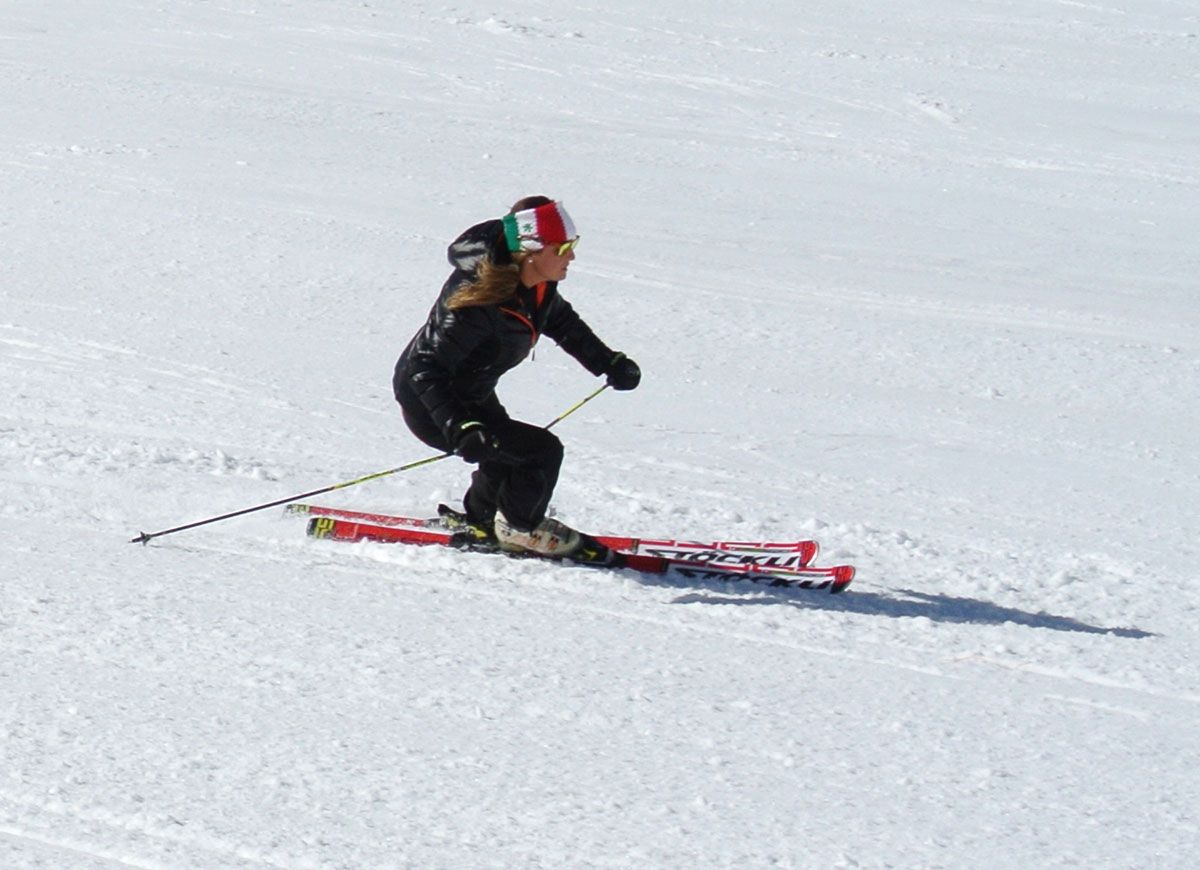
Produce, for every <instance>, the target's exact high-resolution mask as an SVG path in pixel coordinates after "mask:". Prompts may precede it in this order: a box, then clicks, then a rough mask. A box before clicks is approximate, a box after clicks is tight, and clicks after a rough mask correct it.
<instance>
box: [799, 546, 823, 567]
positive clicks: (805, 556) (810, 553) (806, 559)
mask: <svg viewBox="0 0 1200 870" xmlns="http://www.w3.org/2000/svg"><path fill="white" fill-rule="evenodd" d="M820 552H821V545H820V544H818V543H817V542H816V541H801V542H800V558H801V560H802V562H803V563H804V564H805V565H811V564H812V563H813V562H815V561H817V554H818V553H820Z"/></svg>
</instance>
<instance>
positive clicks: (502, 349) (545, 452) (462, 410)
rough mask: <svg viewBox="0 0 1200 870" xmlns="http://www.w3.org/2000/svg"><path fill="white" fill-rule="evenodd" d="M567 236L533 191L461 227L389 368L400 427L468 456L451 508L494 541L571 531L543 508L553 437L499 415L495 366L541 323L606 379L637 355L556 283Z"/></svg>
mask: <svg viewBox="0 0 1200 870" xmlns="http://www.w3.org/2000/svg"><path fill="white" fill-rule="evenodd" d="M578 243H579V236H578V235H577V234H576V232H575V225H574V223H573V222H572V220H571V217H570V215H568V214H567V211H566V209H565V208H564V207H563V204H562V203H561V202H555V201H554V200H552V199H549V198H548V197H545V196H531V197H525V198H524V199H521V200H519V201H517V202H516V203H515V204H514V205H513V206H512V208H511V209H510V210H509V213H508V214H507V215H505V216H504V217H503V218H497V219H493V220H487V221H484V222H483V223H479V224H476V225H475V226H473V227H471V228H470V229H468V230H465V231H464V232H463V233H462V234H461V235H460V236H459V237H458V238H457V239H455V240H454V242H453V243H452V244H451V245H450V247H449V249H448V250H447V257H448V258H449V260H450V264H451V265H452V266H453V267H454V271H453V272H452V273H451V275H450V277H449V278H448V279H447V280H446V283H445V284H444V285H443V286H442V291H441V294H440V295H439V296H438V299H437V302H436V303H434V306H433V309H432V310H431V311H430V313H429V319H428V320H427V321H426V323H425V325H424V326H423V327H422V328H421V329H420V330H419V331H418V332H417V334H416V335H415V336H413V339H412V341H410V342H409V344H408V347H406V348H405V349H404V352H403V353H402V354H401V355H400V359H399V360H398V361H397V362H396V370H395V375H394V377H393V379H392V387H393V391H394V393H395V396H396V401H397V402H399V403H400V408H401V410H402V412H403V414H404V422H405V424H406V425H407V426H408V428H409V429H410V430H412V433H413V434H414V435H416V436H417V437H418V438H420V439H421V440H422V441H424V442H425V443H426V444H428V445H430V446H431V447H434V448H436V449H438V450H442V451H445V452H454V453H456V454H458V455H459V456H461V457H462V458H463V459H464V460H465V461H467V462H469V463H472V464H476V465H478V468H477V469H476V470H475V471H474V473H473V474H472V475H471V485H470V487H469V488H468V490H467V492H466V495H465V496H464V497H463V507H464V508H465V510H466V514H467V517H468V519H469V520H470V521H471V522H472V523H473V524H475V525H477V526H480V527H482V528H485V529H491V530H493V532H494V534H495V536H496V539H497V541H498V542H499V543H500V546H501V547H503V548H504V549H506V550H511V551H530V552H534V553H539V554H542V555H554V556H568V555H570V554H571V553H572V552H574V551H575V550H577V549H578V548H579V547H580V545H581V543H582V538H581V536H580V533H579V532H577V531H575V530H574V529H572V528H570V527H568V526H567V525H565V524H564V523H561V522H559V521H558V520H555V519H551V518H549V517H547V516H546V509H547V508H548V507H549V504H550V497H551V495H552V493H553V492H554V486H555V484H556V483H557V481H558V473H559V468H560V466H561V465H562V459H563V447H562V442H561V441H559V439H558V438H556V437H555V436H554V434H553V433H551V432H549V431H548V430H546V429H544V428H541V427H538V426H534V425H530V424H528V423H522V422H520V421H517V420H513V419H512V418H510V417H509V415H508V413H507V412H506V411H505V409H504V406H503V405H501V404H500V400H499V399H498V398H497V397H496V383H497V381H499V379H500V377H501V375H503V374H504V373H505V372H507V371H508V370H509V369H512V368H514V367H515V366H516V365H517V364H518V363H520V362H521V361H522V360H524V359H525V357H526V356H528V354H529V352H530V351H531V350H532V348H533V346H534V345H535V344H536V343H537V340H538V338H539V337H540V336H541V335H543V334H545V335H548V336H549V337H550V338H552V339H554V341H556V342H557V343H558V344H559V345H560V346H561V347H562V348H563V350H565V351H566V352H567V353H569V354H570V355H571V356H573V357H575V359H577V360H578V361H579V362H580V363H581V364H582V365H583V367H584V368H586V369H587V370H588V371H589V372H591V373H592V374H594V375H605V376H606V377H607V380H608V384H609V385H610V386H611V387H613V388H614V389H617V390H632V389H634V388H635V387H636V386H637V385H638V383H639V381H640V380H641V370H640V369H639V368H638V366H637V363H635V362H634V361H633V360H632V359H630V358H629V357H627V356H625V354H623V353H617V352H614V351H613V350H611V349H610V348H609V347H608V346H607V345H605V344H604V342H602V341H601V340H600V339H599V338H597V337H596V335H595V333H593V332H592V330H591V329H590V328H589V327H588V325H587V324H586V323H584V322H583V320H582V319H581V318H580V316H579V315H578V314H576V313H575V310H574V309H573V308H572V307H571V305H570V304H569V303H568V302H567V301H566V300H565V299H563V298H562V297H561V296H560V295H559V294H558V283H559V282H560V281H562V280H564V279H565V278H566V277H567V271H568V268H569V266H570V264H571V261H573V260H574V259H575V246H576V245H577V244H578Z"/></svg>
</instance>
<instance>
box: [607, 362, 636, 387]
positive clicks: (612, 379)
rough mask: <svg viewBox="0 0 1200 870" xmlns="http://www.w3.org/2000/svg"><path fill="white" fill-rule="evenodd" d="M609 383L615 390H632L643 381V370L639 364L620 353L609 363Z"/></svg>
mask: <svg viewBox="0 0 1200 870" xmlns="http://www.w3.org/2000/svg"><path fill="white" fill-rule="evenodd" d="M605 374H606V375H608V385H609V386H610V387H612V388H613V389H614V390H632V389H633V388H634V387H636V386H637V385H638V384H640V383H641V382H642V370H641V369H640V368H638V364H637V363H635V362H634V361H633V360H631V359H630V358H629V357H627V356H625V354H623V353H619V354H617V355H616V356H614V357H613V358H612V360H611V361H610V362H609V364H608V371H606V372H605Z"/></svg>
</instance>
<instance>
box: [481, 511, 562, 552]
mask: <svg viewBox="0 0 1200 870" xmlns="http://www.w3.org/2000/svg"><path fill="white" fill-rule="evenodd" d="M494 529H495V532H496V540H497V541H499V542H500V549H502V550H507V551H508V552H510V553H536V554H538V555H539V556H553V557H555V558H558V559H565V558H568V557H569V556H570V555H571V554H572V553H574V552H575V551H576V550H578V549H579V548H580V546H581V545H582V544H583V537H582V536H581V535H580V534H579V532H577V531H575V530H574V529H572V528H571V527H570V526H568V525H565V524H563V523H560V522H559V521H558V520H552V519H550V517H546V518H545V519H544V520H542V521H541V522H540V523H538V525H537V528H535V529H534V530H533V531H529V532H524V531H521V530H520V529H517V528H513V526H512V525H510V524H509V522H508V520H507V519H506V518H505V516H504V514H502V513H500V512H499V511H497V512H496V524H495V526H494Z"/></svg>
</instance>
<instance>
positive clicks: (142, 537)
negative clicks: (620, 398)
mask: <svg viewBox="0 0 1200 870" xmlns="http://www.w3.org/2000/svg"><path fill="white" fill-rule="evenodd" d="M606 389H608V384H605V385H604V386H603V387H601V388H600V389H598V390H596V391H595V392H594V393H591V394H590V395H589V396H587V398H585V399H583V400H582V401H580V402H578V403H576V404H575V405H572V406H571V407H570V408H568V409H567V410H565V411H563V412H562V413H561V414H559V415H558V416H557V417H555V418H554V419H553V420H551V421H550V422H549V423H547V424H546V426H545V428H547V429H549V428H550V427H551V426H553V425H554V424H555V423H558V422H560V421H562V420H565V419H566V418H567V417H569V416H571V415H572V414H574V413H575V412H576V411H578V410H579V409H580V408H582V407H583V406H584V405H586V404H587V403H588V402H590V401H591V400H592V399H594V398H596V397H597V396H598V395H600V394H601V393H603V392H604V391H605V390H606ZM453 455H454V454H453V453H439V454H438V455H437V456H430V457H428V458H426V459H418V460H417V461H416V462H409V463H408V464H406V465H400V466H397V467H396V468H389V469H388V470H387V471H377V472H375V473H374V474H368V475H366V476H365V477H358V478H355V479H354V480H347V481H345V482H344V483H335V484H333V485H332V486H326V487H322V488H321V489H314V490H312V491H311V492H302V493H299V494H297V495H289V496H288V497H287V498H281V499H276V500H275V501H269V502H267V503H266V504H259V505H255V506H254V507H248V508H243V509H242V510H240V511H232V512H230V513H227V514H221V515H220V516H219V517H209V518H208V519H205V520H197V521H196V522H194V523H187V524H186V525H182V526H175V527H174V528H172V529H163V530H162V531H161V532H141V533H139V534H138V536H137V537H136V538H130V539H129V543H131V544H148V543H150V541H152V540H153V539H154V538H161V537H162V536H163V535H173V534H175V533H176V532H182V531H185V530H187V529H194V528H196V527H197V526H207V525H208V524H209V523H219V522H220V521H221V520H229V519H233V518H234V517H240V516H244V515H246V514H252V513H254V512H255V511H261V510H266V509H267V508H272V507H278V506H279V505H282V504H287V503H288V502H293V501H300V500H302V499H306V498H311V497H312V496H314V495H323V494H324V493H327V492H333V491H334V490H338V489H345V488H346V487H349V486H358V484H360V483H366V482H367V481H369V480H378V479H379V478H381V477H387V476H388V475H390V474H399V473H401V472H402V471H412V470H413V469H414V468H420V467H421V466H422V465H432V464H433V463H434V462H440V461H441V460H443V459H446V458H448V457H450V456H453Z"/></svg>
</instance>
